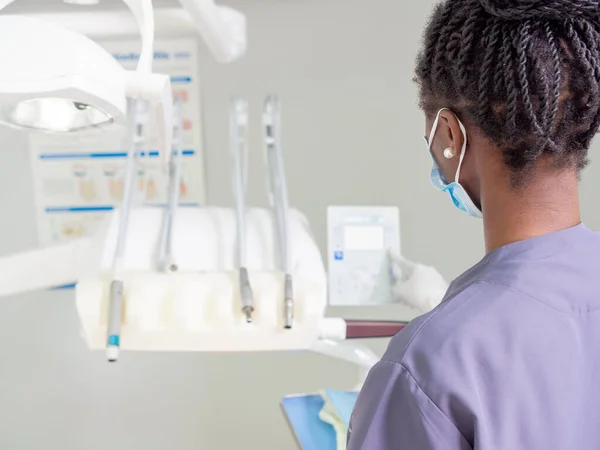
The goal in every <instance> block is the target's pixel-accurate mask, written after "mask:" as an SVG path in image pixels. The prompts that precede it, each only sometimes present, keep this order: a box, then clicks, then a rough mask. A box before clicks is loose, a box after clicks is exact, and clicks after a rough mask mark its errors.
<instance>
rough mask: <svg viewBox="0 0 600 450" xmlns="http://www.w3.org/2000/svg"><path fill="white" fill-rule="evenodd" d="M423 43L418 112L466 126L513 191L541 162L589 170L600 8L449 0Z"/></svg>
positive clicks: (599, 109)
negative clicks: (455, 118)
mask: <svg viewBox="0 0 600 450" xmlns="http://www.w3.org/2000/svg"><path fill="white" fill-rule="evenodd" d="M423 41H424V42H423V47H422V49H421V52H420V54H419V56H418V58H417V67H416V81H417V83H418V85H419V88H420V103H421V107H422V108H423V109H424V110H425V112H426V113H428V114H434V113H435V112H436V111H437V110H439V109H440V108H442V107H449V108H452V109H453V110H454V111H455V112H456V113H457V114H458V115H459V116H463V117H466V118H468V119H469V120H470V121H471V122H472V123H474V124H475V125H476V126H478V127H479V128H480V129H481V130H482V131H483V132H484V133H485V135H486V136H487V137H488V138H489V139H490V140H491V141H492V142H494V143H495V144H497V145H498V146H499V147H500V148H502V149H503V154H504V160H505V163H506V164H507V165H508V167H509V168H510V169H511V171H512V173H513V175H514V181H515V182H516V183H520V182H524V181H526V179H527V175H528V173H529V172H530V170H531V168H532V167H533V166H534V163H535V162H536V161H537V160H538V158H540V157H541V156H542V155H547V156H549V157H550V158H551V159H550V160H551V161H552V162H553V163H554V165H555V166H556V167H557V168H567V167H569V168H573V167H574V168H576V169H578V170H581V169H583V168H584V167H585V165H586V164H587V161H588V159H587V150H588V148H589V146H590V143H591V140H592V138H593V137H594V135H595V133H596V132H597V130H598V127H599V126H600V2H599V1H598V0H443V1H442V2H441V3H440V4H438V5H437V7H436V9H435V10H434V12H433V15H432V16H431V19H430V22H429V25H428V26H427V28H426V30H425V35H424V39H423Z"/></svg>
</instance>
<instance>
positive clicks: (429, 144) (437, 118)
mask: <svg viewBox="0 0 600 450" xmlns="http://www.w3.org/2000/svg"><path fill="white" fill-rule="evenodd" d="M445 109H448V108H442V109H440V110H439V111H438V113H437V115H436V116H435V120H434V121H433V125H432V126H431V132H430V133H429V141H428V142H427V145H428V147H429V151H430V152H431V151H432V150H431V144H432V142H433V138H434V136H435V132H436V131H437V126H438V123H439V121H440V115H441V114H442V111H444V110H445Z"/></svg>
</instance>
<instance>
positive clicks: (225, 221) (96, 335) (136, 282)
mask: <svg viewBox="0 0 600 450" xmlns="http://www.w3.org/2000/svg"><path fill="white" fill-rule="evenodd" d="M162 215H163V210H162V209H158V208H143V209H136V210H133V211H132V212H131V216H130V223H129V227H130V232H129V236H130V239H129V240H128V242H127V246H126V250H125V258H124V260H123V266H122V268H123V270H122V271H121V272H120V273H119V274H117V276H118V277H119V278H120V279H122V280H123V281H124V321H123V327H122V332H121V348H122V349H124V350H141V351H149V350H152V351H265V350H290V349H296V350H301V349H304V350H308V349H310V348H311V346H312V345H313V342H314V341H315V340H316V339H318V338H319V336H320V326H321V322H322V320H323V316H324V312H325V307H326V295H327V286H326V276H325V268H324V265H323V261H322V258H321V255H320V252H319V249H318V247H317V245H316V243H315V242H314V240H313V238H312V236H311V234H310V230H309V227H308V223H307V221H306V220H305V218H304V216H303V215H302V214H300V213H298V212H297V211H291V214H290V222H291V223H290V228H291V230H290V233H291V251H290V253H291V260H292V275H293V288H294V300H295V311H294V313H295V314H294V315H295V320H294V327H293V328H292V329H291V330H285V329H284V327H283V312H284V308H283V292H284V290H283V275H282V274H281V273H280V272H279V271H277V270H275V269H274V268H275V261H274V256H273V254H274V251H273V236H274V233H273V220H272V217H271V213H270V211H268V210H263V209H249V210H248V214H247V240H248V253H247V268H248V271H249V275H250V282H251V285H252V289H253V293H254V306H255V310H254V313H253V322H252V323H251V324H248V323H246V320H245V316H244V315H243V314H242V312H241V303H240V300H239V284H238V281H239V280H238V270H237V266H236V252H235V249H236V231H235V230H236V229H235V213H234V211H233V210H232V209H226V208H211V207H208V208H180V209H178V210H177V212H176V214H175V218H174V222H173V238H174V240H173V247H172V248H173V256H174V263H175V264H176V265H177V267H178V270H177V272H175V273H172V274H165V273H159V272H157V271H156V250H157V248H158V240H159V230H160V228H161V223H162ZM117 216H118V213H115V214H114V215H113V216H112V218H111V220H110V222H109V223H107V227H106V228H105V230H104V231H103V232H101V233H100V234H99V236H98V238H97V240H96V241H95V242H94V243H93V244H92V246H91V250H90V253H89V255H88V257H86V258H85V260H86V261H87V262H88V264H87V266H86V267H84V268H83V273H82V274H81V276H80V278H79V283H78V284H77V288H76V295H77V300H76V303H77V310H78V313H79V317H80V320H81V324H82V330H83V335H84V337H85V339H86V341H87V343H88V345H89V346H90V348H92V349H104V348H105V346H106V320H107V317H106V314H107V302H108V290H109V285H110V279H111V278H110V276H111V275H110V274H111V271H110V269H111V265H112V257H113V253H114V247H115V242H116V230H117Z"/></svg>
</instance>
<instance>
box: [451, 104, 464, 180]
mask: <svg viewBox="0 0 600 450" xmlns="http://www.w3.org/2000/svg"><path fill="white" fill-rule="evenodd" d="M452 114H454V113H452ZM454 117H456V114H454ZM456 120H457V121H458V126H459V127H460V131H461V133H462V135H463V145H462V148H461V150H460V158H459V160H458V168H457V169H456V176H455V178H454V181H455V182H456V183H459V184H460V181H459V180H460V168H461V166H462V163H463V160H464V159H465V152H466V150H467V130H466V129H465V126H464V125H463V123H462V122H461V121H460V119H459V118H458V117H456Z"/></svg>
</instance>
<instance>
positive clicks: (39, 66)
mask: <svg viewBox="0 0 600 450" xmlns="http://www.w3.org/2000/svg"><path fill="white" fill-rule="evenodd" d="M9 3H12V0H0V9H2V8H3V7H4V6H6V5H7V4H9ZM125 3H126V4H127V5H128V6H129V7H130V9H131V10H132V12H133V13H134V16H135V17H136V19H137V22H138V25H139V29H140V32H141V34H142V53H141V56H140V61H139V65H138V69H137V70H136V71H128V70H125V69H124V68H123V67H122V66H121V65H120V64H119V63H118V62H117V61H115V59H114V58H113V57H112V55H110V54H109V53H108V52H107V51H106V50H104V49H103V48H102V47H100V46H99V45H98V44H97V43H95V42H94V41H92V40H91V39H89V38H88V37H86V36H84V35H83V34H81V33H77V32H75V31H72V30H70V29H68V27H62V26H60V25H57V24H54V23H52V22H49V21H44V20H39V19H35V18H32V17H26V16H10V15H9V16H0V58H1V60H2V70H0V123H1V124H4V125H8V126H11V127H14V128H19V129H25V130H28V131H33V132H43V133H59V134H65V133H76V132H89V131H90V130H99V129H104V128H107V127H108V126H111V125H116V126H118V125H122V126H125V125H126V124H127V99H134V100H142V101H146V102H148V103H149V104H150V105H151V107H152V108H153V109H154V110H155V117H156V119H157V127H156V128H157V132H158V146H159V148H158V150H159V153H160V154H161V155H162V156H163V158H164V160H165V161H168V159H169V157H170V153H171V145H172V136H173V125H172V122H173V117H172V116H173V105H172V93H171V82H170V79H169V77H168V76H166V75H159V74H154V73H152V55H153V53H154V46H153V44H154V17H153V11H152V2H151V0H125Z"/></svg>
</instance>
